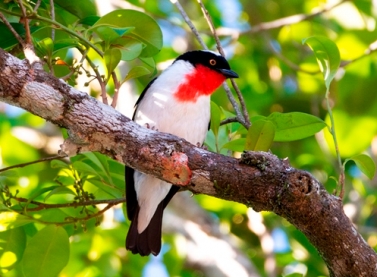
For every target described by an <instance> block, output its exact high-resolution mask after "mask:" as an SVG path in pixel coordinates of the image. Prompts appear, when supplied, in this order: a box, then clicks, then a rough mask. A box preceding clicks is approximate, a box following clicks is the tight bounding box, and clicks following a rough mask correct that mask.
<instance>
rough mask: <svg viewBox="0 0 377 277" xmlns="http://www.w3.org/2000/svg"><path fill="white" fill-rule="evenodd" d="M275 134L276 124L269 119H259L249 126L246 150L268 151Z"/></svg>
mask: <svg viewBox="0 0 377 277" xmlns="http://www.w3.org/2000/svg"><path fill="white" fill-rule="evenodd" d="M274 136H275V126H274V124H273V123H272V122H271V121H268V120H258V121H256V122H254V123H253V125H252V126H251V127H250V128H249V131H248V133H247V136H246V142H245V150H252V151H268V150H269V149H270V147H271V145H272V142H273V141H274Z"/></svg>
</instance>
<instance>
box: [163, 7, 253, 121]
mask: <svg viewBox="0 0 377 277" xmlns="http://www.w3.org/2000/svg"><path fill="white" fill-rule="evenodd" d="M170 1H171V2H172V3H173V4H174V5H175V6H176V7H177V9H178V11H179V12H180V13H181V15H182V17H183V19H184V20H185V22H186V24H187V25H188V26H189V27H190V29H191V31H192V32H193V34H194V35H195V37H196V39H197V40H198V42H199V44H200V45H201V46H202V47H203V49H205V50H208V47H207V45H206V44H205V43H204V42H203V40H202V38H201V36H200V34H199V32H198V30H197V29H196V28H195V26H194V24H193V23H192V21H191V20H190V18H189V17H188V15H187V13H186V12H185V10H184V9H183V7H182V5H181V4H180V3H179V0H170ZM220 54H221V52H220ZM222 55H223V54H222ZM223 87H224V90H225V92H226V94H227V97H228V99H229V101H230V102H231V104H232V106H233V108H234V110H235V112H236V115H237V121H238V122H240V123H241V124H242V125H244V126H245V128H248V127H249V126H250V125H248V124H247V123H246V121H245V119H244V117H243V116H242V113H241V111H240V108H239V106H238V104H237V102H236V100H235V98H234V96H233V94H232V92H231V90H230V88H229V86H228V84H227V83H225V82H224V84H223Z"/></svg>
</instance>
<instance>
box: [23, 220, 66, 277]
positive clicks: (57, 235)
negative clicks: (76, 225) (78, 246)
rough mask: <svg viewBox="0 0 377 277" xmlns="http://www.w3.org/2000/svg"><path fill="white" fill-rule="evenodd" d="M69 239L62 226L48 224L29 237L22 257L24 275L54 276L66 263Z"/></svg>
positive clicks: (27, 276) (28, 276) (29, 276)
mask: <svg viewBox="0 0 377 277" xmlns="http://www.w3.org/2000/svg"><path fill="white" fill-rule="evenodd" d="M68 258H69V240H68V235H67V232H66V231H65V230H64V228H63V227H60V226H56V225H48V226H46V227H45V228H43V229H42V230H40V231H39V232H38V233H37V234H36V235H35V236H33V237H32V238H31V240H30V241H29V244H28V245H27V246H26V249H25V253H24V256H23V259H22V271H23V274H24V276H25V277H56V276H57V275H58V273H59V272H60V271H61V270H62V269H63V268H64V266H65V265H66V264H67V263H68Z"/></svg>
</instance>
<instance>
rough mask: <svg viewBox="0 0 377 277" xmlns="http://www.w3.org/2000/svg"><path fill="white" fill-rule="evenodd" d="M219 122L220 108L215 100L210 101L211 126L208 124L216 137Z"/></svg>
mask: <svg viewBox="0 0 377 277" xmlns="http://www.w3.org/2000/svg"><path fill="white" fill-rule="evenodd" d="M220 122H221V110H220V108H219V106H218V105H217V104H216V103H215V102H213V101H211V126H210V129H211V130H212V132H213V134H214V135H215V137H217V136H218V134H219V128H220Z"/></svg>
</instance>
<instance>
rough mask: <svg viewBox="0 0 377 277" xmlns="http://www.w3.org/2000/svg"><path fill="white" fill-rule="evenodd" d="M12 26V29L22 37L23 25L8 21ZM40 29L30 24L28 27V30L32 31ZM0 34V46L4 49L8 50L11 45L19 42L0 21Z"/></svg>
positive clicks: (23, 33) (23, 32)
mask: <svg viewBox="0 0 377 277" xmlns="http://www.w3.org/2000/svg"><path fill="white" fill-rule="evenodd" d="M10 24H11V25H12V27H13V29H14V30H15V31H16V32H17V33H18V34H19V35H20V36H21V37H23V36H24V35H25V28H24V25H23V24H21V23H10ZM38 29H40V27H35V26H32V27H31V28H30V32H31V33H34V32H35V31H37V30H38ZM0 34H1V39H0V48H2V49H4V50H9V49H11V48H12V47H13V46H15V45H17V44H18V43H19V42H18V40H17V39H16V38H15V36H14V35H13V33H12V32H11V31H10V30H9V28H8V27H7V26H6V25H5V24H4V23H3V22H0Z"/></svg>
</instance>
